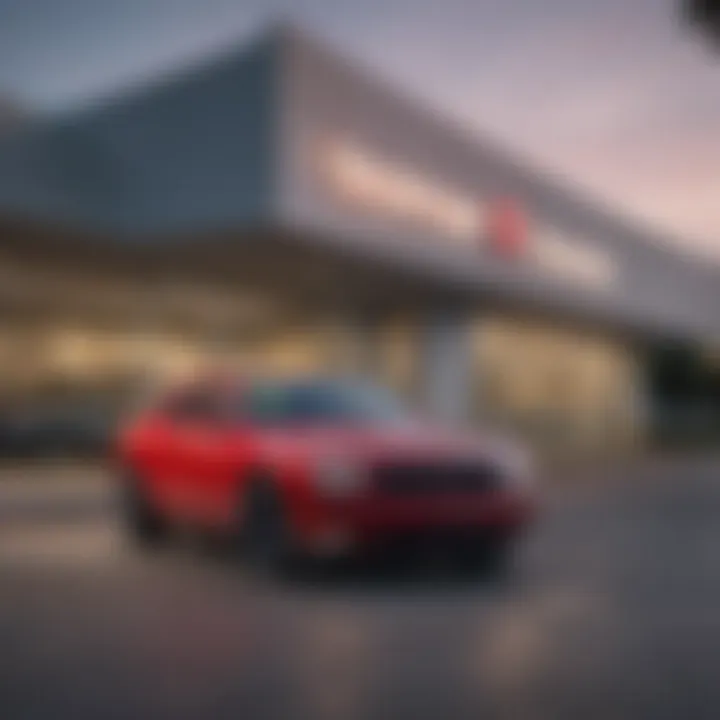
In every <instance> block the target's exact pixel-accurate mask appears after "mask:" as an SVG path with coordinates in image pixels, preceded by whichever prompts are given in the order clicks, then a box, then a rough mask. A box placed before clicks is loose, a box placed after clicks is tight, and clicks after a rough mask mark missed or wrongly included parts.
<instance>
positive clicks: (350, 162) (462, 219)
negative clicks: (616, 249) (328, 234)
mask: <svg viewBox="0 0 720 720" xmlns="http://www.w3.org/2000/svg"><path fill="white" fill-rule="evenodd" d="M320 166H321V171H322V174H323V176H324V179H325V180H326V181H327V182H328V183H329V184H330V185H331V187H332V190H333V192H334V193H335V194H336V195H337V196H338V197H339V198H340V199H342V200H343V201H345V202H348V203H352V204H353V205H354V206H355V207H357V208H361V209H362V210H363V211H364V212H367V213H372V214H374V215H382V216H384V217H388V218H392V219H393V220H394V221H396V222H401V223H402V224H403V225H404V226H407V227H408V228H412V227H415V228H416V229H417V230H418V231H422V230H425V231H427V230H428V229H430V230H432V231H434V232H436V233H439V234H442V235H443V236H445V237H447V238H448V239H449V240H452V241H454V242H457V243H458V244H461V245H464V246H466V247H469V248H473V249H476V248H480V249H483V248H484V249H486V250H487V251H488V252H492V253H494V254H495V255H497V256H498V257H501V258H504V259H507V260H512V261H516V262H521V263H527V264H532V265H533V266H534V267H537V268H538V269H539V270H541V271H542V272H544V273H546V274H549V275H554V276H555V277H557V278H558V279H562V280H563V281H567V282H573V283H575V284H582V285H585V286H588V285H590V286H594V287H599V288H607V287H609V286H611V285H613V284H614V282H615V279H616V276H617V274H618V272H617V266H616V263H615V261H614V259H613V258H612V257H611V256H610V255H609V254H608V253H607V252H606V251H604V250H602V249H601V248H599V247H598V246H597V245H595V244H593V243H590V242H588V241H587V240H582V239H579V238H577V236H575V235H572V236H570V235H567V234H565V233H563V232H562V231H560V230H559V229H556V228H554V227H551V226H549V225H546V224H544V223H541V222H532V221H531V220H530V219H529V218H528V216H527V213H526V212H525V209H524V208H523V206H522V204H521V203H520V202H518V201H517V200H515V199H513V198H509V197H500V198H494V199H491V200H486V201H478V200H477V199H476V198H475V197H473V196H472V195H471V194H470V193H468V192H467V191H465V190H462V189H460V188H458V187H456V186H454V185H451V184H449V183H445V182H442V181H438V180H430V179H429V178H427V177H425V176H424V175H421V174H419V173H418V172H416V171H414V170H412V169H411V168H409V167H408V166H407V165H405V164H403V163H399V162H396V161H394V160H389V159H384V158H381V157H380V156H379V155H378V154H374V153H372V152H370V151H367V150H366V149H365V148H363V147H362V146H360V145H358V144H356V143H354V142H352V141H349V140H341V139H335V140H332V141H330V142H326V143H324V144H323V145H322V147H321V153H320Z"/></svg>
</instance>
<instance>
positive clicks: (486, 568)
mask: <svg viewBox="0 0 720 720" xmlns="http://www.w3.org/2000/svg"><path fill="white" fill-rule="evenodd" d="M512 564H513V546H512V543H511V542H510V541H509V540H508V539H507V538H502V537H488V538H483V539H482V540H481V541H479V543H478V544H477V545H475V546H474V547H473V548H472V549H471V550H470V551H469V552H464V553H461V556H460V567H461V569H462V570H463V571H464V572H466V573H469V574H470V575H472V576H473V577H475V576H479V577H481V578H483V579H489V580H504V579H505V578H507V577H508V575H509V574H510V571H511V568H512Z"/></svg>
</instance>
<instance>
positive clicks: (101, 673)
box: [0, 467, 720, 720]
mask: <svg viewBox="0 0 720 720" xmlns="http://www.w3.org/2000/svg"><path fill="white" fill-rule="evenodd" d="M680 477H681V481H679V478H680ZM718 511H720V476H719V475H718V472H717V467H710V468H695V469H693V471H692V473H690V472H687V471H683V472H682V475H681V476H678V478H673V477H670V478H664V479H663V480H662V481H658V483H657V484H650V485H647V484H644V485H642V486H635V487H631V488H630V489H625V490H620V489H613V490H597V491H593V492H589V493H585V494H582V495H580V496H578V497H576V498H573V499H570V500H567V501H563V502H560V503H556V504H555V505H554V506H552V507H551V508H549V510H548V514H547V517H546V518H545V521H544V522H543V524H542V525H541V526H540V527H539V528H538V529H537V532H536V533H535V535H534V536H533V537H532V538H531V539H530V542H529V544H528V547H527V548H526V550H525V552H524V553H523V555H522V557H521V558H520V560H519V563H518V569H517V572H516V574H515V575H514V576H513V577H512V578H511V579H510V580H509V581H508V582H506V583H502V584H497V583H492V582H482V581H468V580H460V579H457V578H452V577H445V578H444V577H422V576H420V577H411V578H409V579H405V580H403V581H399V580H394V579H392V578H390V579H388V578H382V577H372V576H371V577H350V578H345V579H329V580H328V581H326V582H323V583H320V584H312V583H302V582H292V583H291V582H286V583H270V582H265V583H261V582H260V581H258V580H255V579H252V578H251V577H250V576H248V574H247V573H246V572H244V571H243V569H242V568H241V567H238V566H236V565H233V564H232V563H230V562H229V561H220V560H218V559H210V558H208V557H205V556H202V555H200V554H199V553H198V552H195V551H190V550H188V549H186V548H183V549H179V550H176V549H173V550H168V551H163V552H160V553H158V554H157V555H153V556H144V557H141V556H139V555H138V554H137V553H136V552H135V551H134V550H133V549H131V548H130V547H129V546H127V545H126V544H125V542H124V541H123V539H122V537H121V535H120V534H119V533H118V530H117V528H116V527H115V524H114V520H113V517H112V515H111V514H109V513H108V512H107V510H106V509H102V508H100V507H99V508H98V509H97V510H95V511H93V512H91V513H88V514H87V515H86V516H84V517H83V518H74V519H72V520H68V519H66V518H60V519H59V520H57V521H52V522H51V521H50V520H48V519H39V520H35V521H32V520H30V519H24V520H22V521H18V522H12V523H6V524H4V525H2V526H0V647H2V648H3V653H2V661H1V662H2V667H0V708H1V709H2V712H0V717H2V719H3V720H6V719H7V720H15V719H16V718H18V719H20V720H27V719H30V720H32V718H52V719H53V720H55V718H72V719H73V720H75V719H76V718H77V719H79V720H83V719H84V718H97V717H102V718H115V717H117V718H133V720H135V719H138V718H150V719H151V720H161V719H162V718H186V717H187V718H191V717H192V718H196V717H197V718H225V717H227V718H230V717H233V718H239V717H242V718H266V717H287V718H306V717H307V718H349V719H350V718H388V719H390V718H392V719H393V720H395V719H400V718H406V717H407V718H413V720H421V719H422V718H425V717H428V718H443V719H445V718H447V719H450V718H456V717H458V718H461V717H462V718H465V717H467V718H474V719H475V718H478V717H486V718H487V717H490V718H494V717H500V718H513V719H514V718H520V719H523V718H528V719H535V718H542V719H544V718H547V719H548V720H556V719H562V718H583V719H584V720H587V719H592V718H598V719H602V720H608V719H609V718H633V719H634V718H652V720H657V719H662V718H673V719H675V718H680V717H682V718H693V719H694V718H702V717H707V718H713V719H714V718H717V717H718V716H719V715H720V687H719V684H718V683H717V679H716V673H717V668H718V667H720V613H718V611H717V608H718V607H720V602H719V601H720V563H719V562H717V561H716V560H715V557H716V551H717V550H716V549H717V548H718V547H720V523H718V522H717V518H718V516H719V513H718Z"/></svg>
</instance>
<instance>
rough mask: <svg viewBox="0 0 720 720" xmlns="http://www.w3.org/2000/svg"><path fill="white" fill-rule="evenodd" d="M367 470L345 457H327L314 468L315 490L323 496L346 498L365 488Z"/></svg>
mask: <svg viewBox="0 0 720 720" xmlns="http://www.w3.org/2000/svg"><path fill="white" fill-rule="evenodd" d="M366 482H367V470H366V468H365V467H363V465H362V463H360V462H358V461H356V460H353V459H351V458H346V457H328V458H324V459H323V460H321V461H320V462H318V464H317V467H316V468H315V476H314V483H315V488H316V489H317V490H318V491H319V492H320V493H322V494H323V495H327V496H332V497H347V496H350V495H355V494H357V493H358V492H360V491H361V490H363V489H364V488H365V486H366Z"/></svg>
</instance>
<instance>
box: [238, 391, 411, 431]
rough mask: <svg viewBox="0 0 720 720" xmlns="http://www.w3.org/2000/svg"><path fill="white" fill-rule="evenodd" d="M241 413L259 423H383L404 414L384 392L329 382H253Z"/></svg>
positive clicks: (404, 415)
mask: <svg viewBox="0 0 720 720" xmlns="http://www.w3.org/2000/svg"><path fill="white" fill-rule="evenodd" d="M242 415H243V417H244V418H245V419H246V420H250V421H252V422H254V423H258V424H263V425H285V424H292V425H317V424H323V423H342V424H345V423H387V422H397V421H399V420H400V419H403V418H406V417H407V416H406V414H405V412H404V410H403V409H402V408H401V406H400V405H399V404H397V403H395V402H394V401H393V400H392V399H391V398H390V397H388V396H385V395H383V394H380V393H377V392H372V391H370V390H369V389H364V388H361V387H358V386H354V385H350V384H342V383H331V382H298V383H264V384H259V385H256V386H255V387H253V388H252V389H251V390H249V391H248V392H247V393H246V395H245V397H244V400H243V403H242Z"/></svg>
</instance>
